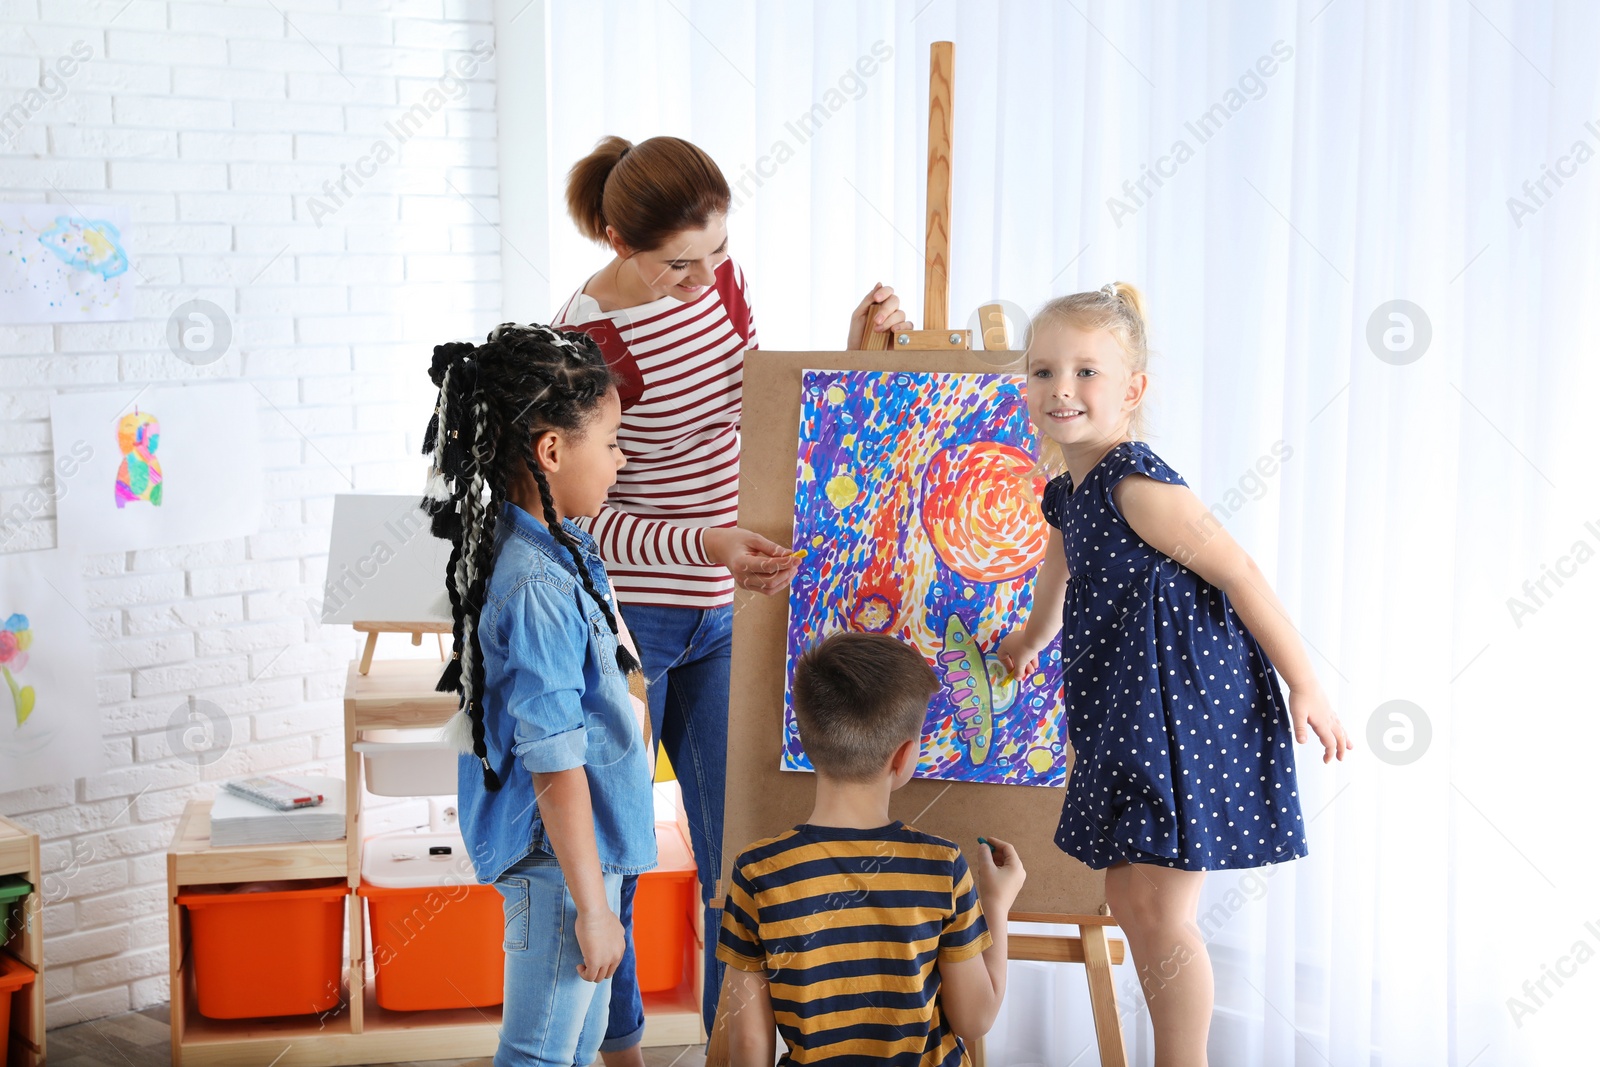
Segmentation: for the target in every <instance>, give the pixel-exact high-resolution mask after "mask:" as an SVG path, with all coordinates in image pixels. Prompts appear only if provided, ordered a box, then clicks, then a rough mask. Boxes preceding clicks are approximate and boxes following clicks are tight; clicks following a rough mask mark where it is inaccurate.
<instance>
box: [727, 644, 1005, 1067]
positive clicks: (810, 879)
mask: <svg viewBox="0 0 1600 1067" xmlns="http://www.w3.org/2000/svg"><path fill="white" fill-rule="evenodd" d="M938 688H939V683H938V679H937V678H935V677H934V673H933V670H932V668H930V667H929V666H928V664H927V662H926V661H925V660H923V658H922V655H921V654H920V653H919V652H917V651H916V650H915V649H913V648H911V647H910V646H908V645H905V644H902V643H901V642H900V641H897V640H895V639H894V638H892V637H889V636H887V635H883V634H861V633H840V634H834V635H833V636H831V637H829V638H827V639H826V640H824V641H822V642H821V643H820V644H818V645H817V646H816V647H815V648H813V649H811V650H810V651H809V652H807V653H806V654H805V655H804V656H802V657H801V658H800V660H799V662H798V663H796V665H795V672H794V712H795V720H796V723H797V725H798V726H799V729H800V740H801V743H802V744H803V745H804V746H805V750H806V755H807V756H808V757H809V758H810V760H811V765H812V767H813V768H814V769H815V770H816V777H817V800H816V806H815V807H814V808H813V810H812V813H811V818H810V819H809V820H808V821H807V822H805V823H804V824H802V825H800V826H797V827H795V828H794V829H792V830H789V831H787V832H786V833H783V834H780V835H778V836H777V837H773V838H768V839H767V840H764V841H757V842H756V843H755V844H753V845H751V846H750V847H749V848H748V849H746V850H745V851H744V852H743V853H741V854H740V856H739V858H738V860H737V861H735V863H734V868H733V878H732V884H731V886H730V888H729V890H728V899H727V904H726V908H725V910H724V911H723V917H722V930H721V935H720V938H719V941H718V944H717V957H718V958H719V959H721V960H722V961H723V962H724V963H726V964H728V966H729V968H730V970H729V972H728V975H729V982H728V986H727V989H728V992H727V994H725V997H724V1001H723V1008H722V1011H723V1012H724V1014H726V1015H727V1016H728V1019H729V1031H728V1036H729V1046H730V1052H731V1054H732V1060H733V1064H734V1067H771V1065H772V1061H773V1057H774V1055H775V1054H776V1051H777V1049H776V1041H775V1039H774V1029H776V1030H777V1031H779V1032H780V1033H781V1035H782V1037H783V1041H784V1044H785V1045H786V1046H787V1053H786V1055H785V1056H784V1058H783V1060H782V1061H781V1062H782V1063H784V1064H789V1063H796V1062H804V1063H807V1064H816V1063H838V1064H845V1063H849V1064H858V1063H867V1062H872V1063H877V1064H886V1065H890V1067H961V1065H966V1064H969V1063H970V1060H969V1059H968V1058H967V1055H966V1050H965V1048H964V1046H963V1043H962V1042H963V1039H965V1040H968V1041H970V1040H972V1039H974V1038H978V1037H981V1036H982V1035H983V1034H985V1033H987V1032H988V1030H989V1027H990V1026H991V1025H993V1023H994V1017H995V1014H996V1012H997V1011H998V1010H999V1008H1000V1002H1001V1000H1002V999H1003V998H1004V996H1005V985H1006V919H1007V915H1008V914H1009V912H1010V909H1011V904H1012V902H1013V901H1014V900H1016V897H1017V892H1018V891H1019V890H1020V889H1021V888H1022V882H1023V879H1024V877H1025V876H1026V872H1024V871H1023V868H1022V863H1021V861H1020V860H1019V859H1018V858H1017V854H1016V850H1015V849H1013V848H1012V847H1011V846H1010V845H1008V844H1006V843H1005V842H1003V841H997V840H994V839H992V838H991V839H990V841H989V847H987V848H984V847H980V848H979V849H978V854H977V859H976V861H975V862H974V865H973V868H972V870H971V871H970V872H969V870H968V867H967V862H966V860H965V859H964V858H963V857H962V854H961V850H960V848H958V847H957V846H956V845H954V844H952V843H951V842H949V841H946V840H944V839H942V838H938V837H934V836H933V835H931V834H925V833H922V832H920V831H918V830H915V829H913V828H912V827H909V826H906V825H905V824H903V823H901V822H898V821H891V820H890V818H889V795H890V794H891V793H892V792H894V791H895V790H896V789H898V788H900V787H901V786H903V785H905V784H906V782H908V781H909V780H910V779H911V775H912V773H913V772H914V771H915V770H916V767H917V758H918V756H919V754H920V751H921V741H922V722H923V718H924V716H925V715H926V713H927V708H928V699H929V697H931V696H932V695H933V694H934V692H935V691H937V690H938ZM991 849H992V854H991ZM974 874H975V876H976V885H974ZM980 897H981V900H982V903H981V904H980V903H979V901H980ZM985 913H987V921H986V918H985ZM990 923H992V924H993V925H990Z"/></svg>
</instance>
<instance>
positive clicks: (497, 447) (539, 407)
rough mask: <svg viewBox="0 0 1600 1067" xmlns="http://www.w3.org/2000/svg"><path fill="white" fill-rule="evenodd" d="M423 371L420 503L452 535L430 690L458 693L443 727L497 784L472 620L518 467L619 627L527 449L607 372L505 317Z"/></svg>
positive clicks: (582, 412) (585, 355)
mask: <svg viewBox="0 0 1600 1067" xmlns="http://www.w3.org/2000/svg"><path fill="white" fill-rule="evenodd" d="M428 376H429V377H430V378H431V379H432V380H433V384H434V385H436V386H438V387H439V399H438V402H437V405H436V406H435V408H434V413H433V418H432V419H431V420H429V422H428V430H427V433H426V435H425V436H424V438H423V444H422V451H423V453H424V454H425V455H428V456H430V457H432V459H433V470H432V472H431V473H430V475H429V477H428V487H427V495H426V496H425V497H424V499H423V501H422V506H423V508H424V509H426V511H427V512H428V514H429V515H430V516H431V517H432V520H433V522H432V525H433V533H434V536H435V537H441V538H444V539H445V540H448V541H449V542H450V563H449V566H448V568H447V571H446V580H445V586H446V588H447V590H448V592H449V594H450V612H451V615H452V616H453V617H454V619H455V627H454V645H453V649H454V655H453V656H452V658H451V660H450V662H449V663H448V664H447V665H446V666H445V669H444V674H443V675H442V676H441V677H440V679H439V684H438V686H437V687H436V688H437V690H438V691H439V692H441V693H447V692H455V693H459V694H461V703H460V705H459V708H458V710H457V711H456V714H455V715H454V716H453V717H452V718H451V720H450V723H449V724H448V725H447V726H446V727H445V736H446V737H448V738H450V739H451V740H453V741H454V742H455V743H456V744H457V747H459V748H460V749H461V750H462V751H463V752H466V751H470V752H472V753H473V754H474V755H475V756H477V757H478V759H479V760H481V761H482V762H483V782H484V786H485V787H486V788H488V789H490V790H495V789H499V788H500V777H499V775H498V774H496V773H495V771H494V768H492V767H491V766H490V765H489V758H488V748H487V746H486V745H485V744H484V739H483V736H484V728H483V693H484V690H485V684H484V676H483V650H482V647H481V645H480V644H479V639H478V618H479V615H480V614H481V613H482V610H483V601H484V594H485V591H486V590H487V588H488V585H489V576H490V574H491V572H492V571H493V568H494V559H493V554H494V543H495V527H496V523H497V520H498V518H499V515H500V507H501V504H502V503H503V502H504V501H505V500H506V499H507V494H508V491H509V489H510V486H511V484H512V482H513V481H515V480H516V478H517V477H519V476H520V475H521V473H522V471H523V470H524V469H526V470H527V471H529V472H530V473H531V474H532V475H533V479H534V482H535V483H536V484H537V485H538V487H539V497H540V499H541V501H542V502H543V504H544V516H543V518H544V521H545V525H547V526H548V527H549V528H550V535H551V536H552V537H554V538H555V540H556V543H557V544H560V545H561V546H563V547H564V548H566V550H567V551H568V552H569V553H571V554H572V559H573V562H575V563H576V564H577V569H578V575H579V577H580V579H581V580H582V582H583V588H584V589H585V590H586V591H587V592H588V594H589V596H590V597H591V598H593V600H594V601H595V603H596V604H598V605H599V606H600V610H601V611H603V612H604V613H605V617H606V622H607V623H609V624H610V626H611V632H612V633H613V634H615V633H616V632H617V618H616V614H615V612H614V610H613V608H612V606H611V604H610V602H609V601H608V600H607V599H606V598H605V597H603V596H601V595H600V591H599V590H598V589H597V588H595V584H594V580H593V579H592V578H591V577H590V574H589V568H588V566H587V565H586V564H585V562H584V558H583V553H582V551H581V550H580V549H579V547H578V543H577V541H576V540H574V539H573V537H572V535H571V533H570V532H569V531H568V530H567V529H566V528H565V526H564V525H563V523H562V522H561V520H560V518H559V516H558V515H557V514H556V509H555V504H554V503H553V502H552V501H551V499H550V483H549V481H548V480H547V479H546V478H545V474H544V471H543V469H542V468H541V467H540V466H539V461H538V460H537V459H536V458H535V456H534V450H533V442H534V438H535V436H536V435H538V434H541V433H544V432H547V431H550V430H557V431H561V432H564V433H569V434H581V433H582V432H584V430H585V429H586V427H587V425H588V423H589V421H590V420H591V419H592V418H594V416H595V413H596V410H597V409H598V408H599V406H600V403H601V401H602V400H603V399H604V398H605V395H606V391H607V390H608V389H610V388H611V387H612V385H613V379H612V375H611V370H610V368H609V367H608V366H607V365H606V361H605V357H604V356H602V355H601V354H600V349H599V348H598V346H596V345H595V343H594V341H592V340H591V339H590V338H589V337H588V335H586V334H583V333H579V332H571V333H563V332H561V331H558V330H554V329H551V328H550V327H548V326H538V325H529V326H519V325H517V324H516V323H510V322H507V323H502V324H501V325H499V326H497V327H495V328H494V329H493V330H492V331H490V333H489V337H488V339H487V340H486V341H485V342H484V343H483V344H481V345H473V344H470V343H467V342H464V341H457V342H451V343H449V344H443V345H439V346H438V347H436V348H435V349H434V350H433V365H432V367H431V368H430V369H429V372H428ZM617 666H618V667H619V668H620V669H621V670H622V671H623V672H624V673H625V674H631V673H633V672H634V671H636V670H638V669H639V664H638V662H637V661H636V660H635V659H634V658H633V655H632V654H631V653H630V652H629V651H628V650H627V649H626V648H625V647H623V646H622V645H621V644H620V643H619V644H618V645H617Z"/></svg>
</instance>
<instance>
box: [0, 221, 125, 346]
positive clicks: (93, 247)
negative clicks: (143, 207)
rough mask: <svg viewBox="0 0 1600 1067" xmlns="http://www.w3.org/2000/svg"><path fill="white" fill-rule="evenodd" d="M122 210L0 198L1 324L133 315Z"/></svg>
mask: <svg viewBox="0 0 1600 1067" xmlns="http://www.w3.org/2000/svg"><path fill="white" fill-rule="evenodd" d="M126 228H127V209H126V208H120V207H118V208H113V207H87V206H86V207H84V208H83V209H82V210H81V211H80V210H78V209H76V208H73V207H71V206H68V205H66V204H0V322H18V323H21V322H91V321H103V320H116V319H131V318H133V289H134V280H135V277H136V273H135V272H132V271H131V270H130V269H129V268H130V266H131V264H130V262H129V259H128V250H127V247H126V245H125V244H124V238H123V231H124V230H125V229H126Z"/></svg>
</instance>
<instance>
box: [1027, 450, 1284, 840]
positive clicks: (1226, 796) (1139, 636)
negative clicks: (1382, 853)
mask: <svg viewBox="0 0 1600 1067" xmlns="http://www.w3.org/2000/svg"><path fill="white" fill-rule="evenodd" d="M1130 474H1142V475H1145V476H1146V477H1150V478H1154V479H1156V480H1157V481H1162V482H1169V483H1172V484H1174V485H1184V484H1186V483H1185V482H1184V480H1183V479H1182V478H1181V477H1179V475H1178V473H1177V472H1176V471H1174V470H1173V469H1172V468H1171V467H1169V466H1167V465H1166V464H1165V463H1164V462H1162V460H1161V458H1160V457H1158V456H1157V455H1156V454H1155V453H1154V452H1152V451H1151V450H1150V446H1149V445H1146V444H1145V443H1144V442H1142V441H1124V442H1123V443H1121V444H1119V445H1117V446H1116V447H1114V448H1113V449H1112V450H1111V451H1110V452H1108V453H1106V455H1105V457H1104V458H1103V459H1101V461H1100V462H1099V463H1098V464H1097V465H1096V466H1095V467H1094V469H1093V470H1091V471H1090V472H1089V473H1088V474H1087V475H1085V477H1084V479H1083V484H1082V485H1081V486H1078V487H1076V488H1074V487H1073V485H1072V478H1071V476H1070V475H1067V474H1063V475H1062V476H1061V477H1059V478H1056V479H1055V480H1053V481H1052V482H1050V484H1049V485H1048V486H1047V487H1046V488H1045V493H1044V501H1043V508H1044V515H1045V519H1046V520H1047V521H1048V522H1049V523H1050V525H1052V526H1054V527H1056V528H1058V529H1059V530H1061V532H1062V535H1063V538H1064V540H1065V541H1066V549H1067V567H1068V569H1069V571H1070V573H1071V577H1070V578H1069V579H1068V581H1067V603H1066V610H1065V613H1064V614H1063V616H1062V618H1063V623H1062V627H1061V664H1062V676H1063V678H1064V685H1065V687H1066V707H1067V736H1068V738H1069V739H1070V740H1071V741H1072V747H1073V750H1074V753H1075V761H1074V763H1073V767H1072V775H1071V777H1070V778H1069V779H1068V782H1067V799H1066V803H1065V805H1064V806H1063V808H1062V812H1061V825H1060V827H1059V828H1058V829H1057V830H1056V844H1057V845H1059V846H1060V847H1061V849H1062V850H1063V851H1065V852H1067V853H1068V854H1069V855H1072V856H1074V857H1076V858H1077V859H1079V860H1082V861H1083V862H1084V863H1085V864H1087V865H1088V866H1090V867H1093V868H1095V869H1096V870H1099V869H1102V868H1105V867H1109V866H1110V865H1111V864H1113V863H1116V862H1118V861H1120V860H1129V861H1131V862H1134V863H1155V864H1161V865H1163V866H1167V867H1177V868H1180V869H1182V870H1186V871H1210V870H1222V869H1233V868H1239V867H1260V866H1263V865H1265V864H1269V863H1278V862H1281V861H1283V860H1291V859H1298V858H1299V857H1301V856H1304V855H1305V854H1306V842H1305V830H1304V825H1303V823H1302V821H1301V817H1300V799H1299V795H1298V785H1297V783H1296V780H1295V774H1294V752H1293V748H1292V746H1293V733H1292V720H1291V719H1290V716H1289V709H1288V705H1287V704H1286V703H1285V702H1284V698H1283V693H1282V692H1281V691H1280V690H1279V688H1278V681H1277V676H1276V675H1275V674H1274V672H1273V668H1272V664H1271V662H1269V661H1268V659H1267V656H1266V653H1265V652H1263V651H1262V650H1261V646H1260V645H1258V644H1257V643H1256V640H1255V638H1254V637H1252V636H1251V634H1250V632H1249V631H1248V630H1246V629H1245V627H1244V623H1243V622H1242V621H1241V620H1240V619H1239V616H1238V615H1236V614H1235V613H1234V610H1233V606H1232V605H1231V604H1229V603H1228V599H1227V597H1226V596H1225V595H1223V593H1222V591H1221V590H1219V589H1217V588H1216V587H1215V586H1213V585H1211V584H1210V583H1208V582H1207V581H1206V580H1205V579H1204V578H1201V577H1200V576H1199V575H1198V574H1196V573H1194V572H1193V571H1191V570H1189V569H1188V568H1187V567H1184V566H1182V565H1180V564H1179V563H1177V562H1176V561H1175V560H1173V559H1172V558H1170V557H1169V556H1166V555H1164V554H1162V553H1161V552H1158V551H1157V550H1156V549H1154V548H1152V547H1151V546H1150V545H1149V544H1148V543H1146V542H1145V541H1144V540H1143V539H1142V538H1140V537H1139V535H1138V534H1136V533H1134V532H1133V528H1132V527H1131V526H1129V525H1128V523H1127V522H1126V521H1125V520H1124V519H1123V517H1122V515H1121V514H1120V513H1119V512H1118V511H1117V508H1116V504H1115V503H1114V502H1113V501H1112V496H1111V490H1112V489H1113V488H1114V487H1115V486H1116V484H1117V483H1118V482H1120V481H1122V479H1124V478H1126V477H1127V476H1128V475H1130Z"/></svg>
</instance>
